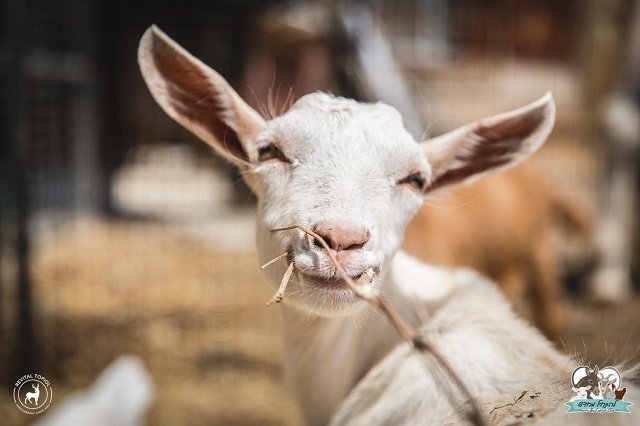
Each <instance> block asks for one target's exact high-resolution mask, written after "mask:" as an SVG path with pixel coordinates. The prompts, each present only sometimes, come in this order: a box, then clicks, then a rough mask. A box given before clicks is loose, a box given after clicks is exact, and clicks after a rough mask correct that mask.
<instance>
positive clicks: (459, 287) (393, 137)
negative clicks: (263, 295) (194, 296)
mask: <svg viewBox="0 0 640 426" xmlns="http://www.w3.org/2000/svg"><path fill="white" fill-rule="evenodd" d="M138 60H139V63H140V67H141V70H142V75H143V76H144V79H145V81H146V83H147V85H148V87H149V89H150V91H151V93H152V95H153V97H154V98H155V99H156V101H157V102H158V103H159V104H160V105H161V106H162V108H163V109H164V110H165V111H166V112H167V113H168V114H169V115H170V116H171V117H172V118H173V119H175V120H176V121H177V122H178V123H180V124H182V125H183V126H185V127H186V128H187V129H189V130H190V131H192V132H193V133H194V134H196V135H197V136H198V137H200V138H201V139H202V140H204V141H205V142H206V143H208V144H209V145H211V146H212V147H213V148H214V149H215V150H216V151H217V152H218V153H219V154H220V155H222V156H223V157H225V158H226V159H228V160H229V161H231V162H233V163H234V164H236V165H237V166H238V167H239V168H240V170H241V171H242V173H243V176H244V178H245V180H246V181H247V183H248V184H249V185H250V186H251V188H252V189H253V190H254V191H255V193H256V195H257V198H258V212H257V222H258V226H257V233H258V235H257V238H258V247H259V256H260V260H261V261H262V262H263V263H264V262H266V261H268V260H270V259H272V258H275V257H276V256H278V255H280V254H282V253H284V252H287V253H288V257H287V260H288V262H289V263H293V264H294V266H295V269H294V273H293V276H292V278H291V282H290V284H289V288H288V289H289V293H288V294H287V296H286V297H285V299H284V307H285V309H283V310H282V315H283V317H284V345H285V350H284V353H285V360H284V369H285V379H286V381H287V383H288V385H289V386H290V388H291V390H292V392H293V394H294V395H295V397H296V398H297V399H298V401H299V403H300V405H301V407H302V411H303V414H304V417H305V420H306V423H307V424H309V425H326V424H328V423H329V422H330V421H333V424H336V425H340V424H362V425H365V424H366V425H373V424H393V425H399V424H440V423H443V422H445V421H451V422H456V421H460V420H461V419H460V417H456V416H458V414H459V412H460V407H452V404H451V402H450V401H449V400H448V399H447V398H446V397H445V396H444V395H442V391H441V387H440V386H439V384H440V383H442V382H443V381H444V382H446V381H447V378H446V377H443V373H442V372H441V371H440V370H439V369H438V365H437V364H436V363H435V362H433V360H431V358H430V357H429V356H427V357H426V359H425V358H424V357H423V356H422V355H420V354H418V353H417V352H416V351H414V350H412V348H411V347H410V345H409V344H408V343H403V342H402V340H401V338H400V336H399V335H398V334H397V333H396V331H395V330H394V329H393V328H392V326H391V325H390V324H389V322H388V321H387V319H386V318H385V317H383V316H382V315H380V314H378V313H377V312H374V311H373V310H372V309H371V308H369V307H368V305H367V304H366V303H365V302H363V301H362V300H360V299H358V298H357V297H356V295H355V294H354V292H353V291H351V290H350V289H349V288H348V286H347V285H346V283H345V282H344V281H343V280H341V279H340V278H339V276H338V274H337V272H336V268H335V267H334V265H333V264H332V263H331V261H330V259H329V257H328V255H327V253H326V252H325V251H324V250H323V249H321V248H320V247H319V245H318V244H317V243H315V242H314V241H313V240H312V239H310V238H309V237H307V235H306V234H304V233H302V232H300V231H298V230H292V231H288V232H281V233H272V232H270V230H271V229H273V228H277V227H282V226H287V225H292V224H301V225H304V226H306V227H307V228H311V229H313V230H315V232H317V233H318V234H320V235H321V236H322V237H323V238H324V239H325V241H326V242H327V243H328V244H329V246H330V248H331V250H332V251H333V253H334V254H335V256H336V258H337V260H338V262H340V264H341V266H342V267H343V268H344V269H345V271H346V272H347V274H348V275H350V276H352V277H353V278H358V277H360V276H361V275H362V274H363V273H364V272H365V271H368V270H371V269H372V270H374V271H375V278H374V280H373V282H372V283H371V286H372V287H373V288H374V289H375V290H376V291H378V292H380V293H381V294H382V295H383V296H384V297H385V298H386V299H387V300H388V301H390V303H392V304H393V305H394V306H395V308H396V309H397V310H398V311H399V312H401V313H402V315H403V316H404V317H405V318H406V319H407V321H409V322H410V323H412V324H413V325H414V326H415V327H418V326H419V325H420V320H419V318H418V316H417V313H416V309H415V308H416V303H417V302H418V301H419V302H421V303H422V304H423V305H424V307H425V309H426V310H427V311H428V312H429V314H430V315H431V318H430V322H429V324H428V327H429V330H435V331H436V332H437V333H434V334H436V335H437V339H438V344H439V346H440V348H441V350H442V353H443V354H444V355H445V357H446V358H447V359H448V361H449V363H450V364H451V366H452V367H453V369H454V370H455V371H456V372H457V373H458V374H459V375H460V377H462V378H463V380H464V381H465V383H466V385H467V387H468V388H469V389H470V391H471V393H472V394H473V395H476V396H478V397H481V398H483V399H487V400H488V401H491V403H493V404H494V405H495V403H496V401H497V403H499V402H500V401H502V400H503V399H504V398H507V402H509V401H511V402H513V395H515V396H517V395H519V394H521V393H522V391H523V390H526V389H536V387H537V386H539V387H540V388H541V389H543V390H544V391H546V390H549V392H546V393H543V394H541V395H538V394H536V395H535V396H531V398H521V399H522V400H526V401H528V400H529V399H531V400H532V401H533V400H536V401H537V400H545V401H546V404H547V409H546V411H544V410H538V411H536V415H537V414H544V413H545V412H548V411H551V408H548V407H552V408H556V407H557V406H558V405H561V403H562V401H566V400H568V399H569V398H570V396H571V386H570V380H569V378H570V375H571V371H572V369H573V368H574V367H575V365H573V364H572V363H571V362H570V361H569V360H568V359H567V358H566V357H564V356H562V355H560V354H559V353H558V352H556V351H555V350H554V349H553V347H552V345H551V344H550V343H549V342H548V341H547V340H546V339H545V338H544V337H542V335H541V334H540V333H538V332H537V331H536V330H535V329H533V328H532V327H529V326H528V325H527V324H525V323H524V322H523V321H521V320H520V319H518V318H517V317H516V316H515V315H514V313H513V312H512V310H511V308H510V306H509V304H508V303H507V302H506V300H505V299H504V297H503V296H502V295H501V294H500V293H499V292H498V291H497V290H496V289H495V286H494V285H493V284H492V283H490V282H488V281H487V280H485V279H483V278H481V277H480V276H478V275H477V274H475V273H473V272H471V271H465V270H449V269H443V268H435V267H431V266H428V265H425V264H422V263H420V262H418V261H416V260H414V259H413V258H410V257H409V256H407V255H405V254H403V253H402V252H398V248H399V247H400V244H401V242H402V238H403V232H404V229H405V227H406V225H407V223H408V221H409V220H410V219H411V217H412V216H413V215H414V214H415V213H416V212H417V210H418V209H419V208H420V206H421V205H422V202H423V198H424V195H425V193H427V192H430V191H433V190H436V189H440V188H443V187H445V186H449V185H453V184H459V183H464V182H469V181H471V180H475V179H477V178H479V177H481V176H484V175H487V174H491V173H495V172H498V171H501V170H504V169H506V168H508V167H510V166H513V165H515V164H517V163H519V162H521V161H522V160H524V159H525V158H526V157H528V156H529V155H530V154H531V153H533V152H534V151H535V150H536V149H538V147H540V145H542V143H543V142H544V141H545V139H546V138H547V135H548V134H549V132H550V131H551V129H552V127H553V123H554V117H555V106H554V103H553V100H552V97H551V95H550V94H547V95H545V96H544V97H543V98H542V99H540V100H539V101H537V102H534V103H532V104H530V105H528V106H526V107H524V108H521V109H518V110H515V111H513V112H509V113H506V114H502V115H498V116H494V117H490V118H486V119H484V120H480V121H477V122H475V123H472V124H470V125H467V126H464V127H461V128H459V129H457V130H454V131H452V132H450V133H447V134H445V135H443V136H440V137H438V138H435V139H433V140H431V141H428V142H426V143H421V144H418V143H416V142H415V140H414V139H413V138H412V137H411V136H410V135H409V133H408V132H407V131H406V130H405V129H404V127H403V124H402V118H401V117H400V115H399V113H398V112H397V111H396V110H395V109H394V108H392V107H389V106H387V105H384V104H381V103H377V104H373V105H370V104H361V103H358V102H356V101H353V100H348V99H343V98H336V97H333V96H331V95H327V94H323V93H313V94H310V95H307V96H305V97H303V98H301V99H300V100H299V101H298V102H297V103H296V104H295V105H294V106H293V107H292V108H291V109H290V110H289V111H288V112H287V113H286V114H284V115H282V116H280V117H277V118H274V119H272V120H271V121H269V122H265V120H264V119H263V118H261V117H260V115H259V114H258V113H257V112H255V111H254V110H253V109H251V108H250V107H249V106H248V105H247V104H246V103H245V102H244V101H243V100H242V99H241V98H240V97H239V96H238V94H237V93H236V92H235V91H234V90H233V89H232V88H231V87H230V86H229V84H228V83H227V82H226V81H225V80H224V79H223V78H222V77H221V76H220V75H219V74H217V73H216V72H215V71H213V70H212V69H210V68H209V67H207V66H206V65H205V64H203V63H202V62H201V61H199V60H198V59H196V58H195V57H193V56H191V55H190V54H189V53H188V52H186V51H185V50H184V49H182V48H181V47H180V46H178V45H177V44H176V43H175V42H174V41H173V40H171V39H170V38H168V37H167V36H166V35H165V34H164V33H162V32H161V31H160V30H159V29H157V28H156V27H152V28H150V29H149V30H148V31H147V32H146V33H145V35H144V36H143V38H142V40H141V42H140V47H139V50H138ZM285 268H286V265H284V264H282V263H281V264H277V266H275V265H274V267H273V268H271V269H269V270H268V271H269V278H270V281H272V282H273V283H277V282H279V281H280V278H281V277H282V276H283V274H284V272H285ZM301 313H304V314H306V318H305V317H302V318H300V316H301ZM425 367H426V370H425ZM551 391H553V392H551ZM463 402H464V401H461V404H462V403H463ZM507 405H514V404H507ZM505 406H506V405H505ZM483 407H484V405H483ZM563 408H565V409H566V407H563ZM483 409H484V408H483ZM498 411H500V410H498ZM491 413H492V414H491V418H492V419H495V418H496V415H495V414H493V411H492V412H491ZM332 418H333V420H332ZM536 418H537V417H536ZM456 419H457V420H456Z"/></svg>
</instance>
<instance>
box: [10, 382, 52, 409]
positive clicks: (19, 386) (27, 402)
mask: <svg viewBox="0 0 640 426" xmlns="http://www.w3.org/2000/svg"><path fill="white" fill-rule="evenodd" d="M52 399H53V390H52V389H51V384H50V383H49V380H47V378H46V377H44V376H41V375H40V374H25V375H24V376H22V377H21V378H19V379H18V380H17V381H16V383H15V385H14V388H13V402H14V403H15V404H16V407H18V409H19V410H20V411H22V412H23V413H25V414H40V413H42V412H43V411H45V410H46V409H47V408H49V405H50V404H51V400H52Z"/></svg>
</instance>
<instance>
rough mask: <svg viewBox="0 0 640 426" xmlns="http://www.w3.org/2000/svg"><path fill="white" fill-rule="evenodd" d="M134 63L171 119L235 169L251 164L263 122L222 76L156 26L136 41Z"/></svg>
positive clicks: (263, 125)
mask: <svg viewBox="0 0 640 426" xmlns="http://www.w3.org/2000/svg"><path fill="white" fill-rule="evenodd" d="M138 63H139V65H140V70H141V71H142V76H143V78H144V81H145V82H146V83H147V86H148V87H149V90H150V91H151V94H152V95H153V97H154V99H155V100H156V101H157V102H158V103H159V104H160V106H161V107H162V108H163V109H164V110H165V112H166V113H167V114H169V116H171V118H173V119H174V120H176V121H177V122H178V123H180V124H181V125H182V126H184V127H185V128H186V129H187V130H189V131H191V132H192V133H193V134H195V135H196V136H198V137H199V138H200V139H202V140H203V141H205V142H206V143H207V144H209V145H211V146H212V147H213V148H214V149H215V150H216V151H217V152H218V153H219V154H220V155H222V156H223V157H225V158H226V159H227V160H229V161H231V162H233V163H235V164H236V165H238V166H243V165H245V166H246V165H247V164H248V163H249V162H250V161H251V159H252V157H253V156H254V155H255V153H254V149H253V148H254V146H255V143H256V139H257V136H258V134H259V133H260V132H261V131H262V130H263V129H264V127H265V121H264V120H263V119H262V117H260V115H259V114H258V113H257V112H256V111H255V110H254V109H252V108H251V107H250V106H249V105H247V104H246V103H245V102H244V101H243V100H242V98H240V96H239V95H238V94H237V93H236V92H235V91H234V90H233V89H232V88H231V86H229V83H227V81H226V80H225V79H224V78H222V76H220V74H218V73H217V72H215V71H214V70H212V69H211V68H209V67H208V66H207V65H205V64H204V63H202V62H201V61H200V60H199V59H197V58H195V57H194V56H193V55H191V54H190V53H189V52H187V51H186V50H184V49H183V48H182V47H181V46H179V45H178V44H177V43H176V42H175V41H173V40H172V39H171V38H169V36H167V35H166V34H165V33H163V32H162V31H161V30H160V29H159V28H158V27H156V26H155V25H153V26H151V27H150V28H149V29H148V30H147V31H146V32H145V33H144V35H143V36H142V39H141V40H140V46H139V47H138Z"/></svg>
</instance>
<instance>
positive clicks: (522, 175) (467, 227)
mask: <svg viewBox="0 0 640 426" xmlns="http://www.w3.org/2000/svg"><path fill="white" fill-rule="evenodd" d="M444 200H446V204H444V203H443V201H444ZM561 221H563V222H565V223H566V224H567V225H568V226H569V228H572V229H573V230H575V231H578V232H579V233H581V234H582V235H586V234H589V233H590V229H591V224H590V221H589V219H588V218H587V216H586V215H585V214H584V213H583V212H582V211H580V210H579V209H577V208H576V207H574V205H572V204H571V203H570V201H569V200H568V199H567V198H566V197H563V196H562V195H561V194H559V193H557V192H556V191H555V190H552V189H551V188H549V186H548V184H547V183H546V182H544V181H542V180H541V179H540V178H539V177H538V176H537V175H536V173H534V172H533V170H531V169H530V168H528V167H526V166H520V167H517V168H515V169H513V170H511V171H509V172H506V173H503V174H500V175H496V176H492V177H489V178H487V179H484V180H482V181H480V182H478V183H477V184H475V185H473V186H471V187H465V188H461V189H458V190H456V191H454V192H453V193H451V194H443V195H440V196H438V197H437V198H436V199H434V200H432V201H429V200H427V203H425V205H424V206H423V207H422V209H421V210H420V212H419V213H418V214H417V215H416V217H415V218H414V219H413V221H412V222H411V223H410V224H409V227H408V228H407V232H406V236H405V243H404V249H405V250H406V251H407V253H409V254H411V255H413V256H414V257H417V258H419V259H420V260H422V261H425V262H429V263H432V264H438V265H446V266H453V267H455V266H458V267H469V268H473V269H476V270H478V271H480V272H481V273H483V274H485V275H486V276H488V277H490V278H492V279H493V280H495V281H496V282H497V283H498V284H499V286H500V288H501V289H502V291H503V292H504V293H505V294H506V295H507V297H508V298H509V299H510V300H511V301H512V302H513V303H514V304H515V305H516V308H517V309H518V310H520V311H521V312H523V313H528V314H529V316H531V317H532V318H533V319H534V321H535V323H536V324H537V325H538V327H540V328H541V329H542V331H543V332H544V333H545V334H547V335H548V336H549V337H551V338H554V339H556V338H557V337H558V334H559V332H560V331H561V328H562V323H563V318H562V297H563V292H562V286H561V284H560V282H559V277H558V268H557V265H558V263H559V258H558V257H559V256H558V255H559V254H558V253H557V250H556V241H557V239H556V238H555V236H556V235H557V231H558V225H559V224H560V222H561ZM527 311H530V312H527Z"/></svg>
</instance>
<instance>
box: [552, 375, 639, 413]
mask: <svg viewBox="0 0 640 426" xmlns="http://www.w3.org/2000/svg"><path fill="white" fill-rule="evenodd" d="M571 384H572V388H571V389H572V390H573V391H574V392H575V393H576V395H575V396H574V397H572V398H571V399H570V400H569V401H568V402H565V403H564V405H566V406H568V407H569V409H568V410H567V413H616V412H617V413H630V412H631V411H630V410H629V406H630V405H632V403H631V402H627V401H624V400H623V398H624V395H625V393H626V392H627V388H623V387H622V377H621V376H620V373H619V372H618V370H616V369H615V368H614V367H604V368H603V369H600V368H599V367H598V366H597V365H596V366H595V368H593V369H591V368H589V367H588V366H584V365H583V366H580V367H578V368H576V369H575V370H573V374H572V375H571Z"/></svg>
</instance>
